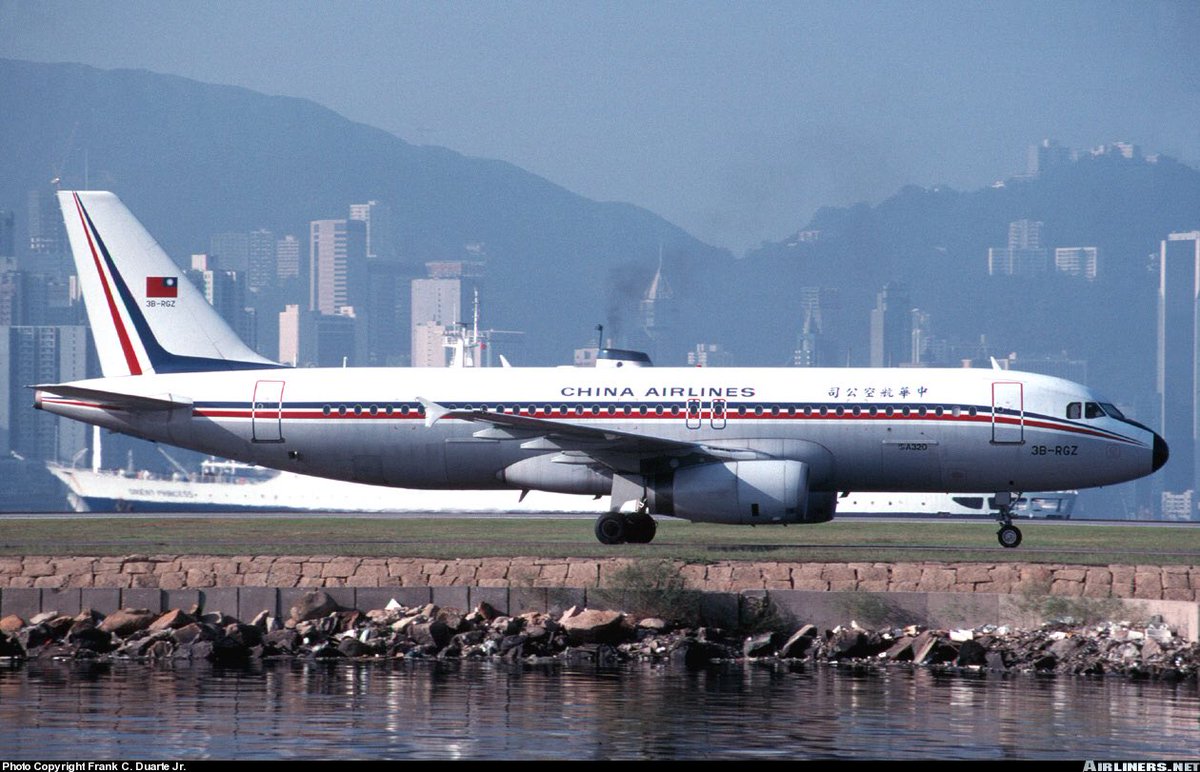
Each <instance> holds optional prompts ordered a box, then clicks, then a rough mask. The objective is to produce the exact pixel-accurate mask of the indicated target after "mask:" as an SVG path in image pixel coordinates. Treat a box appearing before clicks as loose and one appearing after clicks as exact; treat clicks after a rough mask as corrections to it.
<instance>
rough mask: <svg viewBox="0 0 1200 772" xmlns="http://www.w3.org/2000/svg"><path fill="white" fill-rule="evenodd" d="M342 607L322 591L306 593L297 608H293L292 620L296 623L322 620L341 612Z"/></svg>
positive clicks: (298, 602)
mask: <svg viewBox="0 0 1200 772" xmlns="http://www.w3.org/2000/svg"><path fill="white" fill-rule="evenodd" d="M341 610H342V607H341V606H339V605H338V604H337V601H335V600H334V599H333V598H331V597H329V595H327V594H326V593H324V592H322V591H321V590H313V591H312V592H308V593H305V594H304V596H303V597H302V598H300V600H299V601H297V603H296V605H295V606H292V608H291V618H292V621H294V622H304V621H306V620H309V619H320V618H321V617H327V616H329V615H330V614H332V613H334V612H336V611H341Z"/></svg>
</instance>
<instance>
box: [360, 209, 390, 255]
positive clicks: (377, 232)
mask: <svg viewBox="0 0 1200 772" xmlns="http://www.w3.org/2000/svg"><path fill="white" fill-rule="evenodd" d="M350 219H351V220H359V221H361V222H362V223H364V224H365V225H366V228H367V257H370V258H378V259H380V260H392V259H394V258H395V257H396V245H395V241H396V237H395V233H394V230H395V226H394V224H393V221H392V210H391V208H389V207H388V205H387V204H383V203H380V202H379V201H368V202H367V203H365V204H351V205H350Z"/></svg>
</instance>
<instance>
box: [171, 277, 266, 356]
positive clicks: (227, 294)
mask: <svg viewBox="0 0 1200 772" xmlns="http://www.w3.org/2000/svg"><path fill="white" fill-rule="evenodd" d="M222 266H223V264H222V263H221V262H220V260H219V258H216V257H213V256H212V255H206V254H198V255H192V268H191V270H190V271H187V277H188V279H189V280H191V282H192V284H194V285H195V286H196V289H198V290H200V292H201V294H203V295H204V299H205V300H207V301H208V304H209V305H210V306H212V307H213V308H215V309H216V311H217V313H218V314H220V315H221V318H222V319H224V320H225V323H226V324H228V325H229V326H230V327H232V328H233V330H234V332H236V333H237V334H238V337H239V338H241V339H242V341H243V342H245V344H246V345H247V346H250V347H251V348H254V347H255V346H256V345H257V341H258V329H257V325H256V324H255V312H254V309H253V308H250V307H249V306H248V305H247V304H246V288H245V285H244V283H243V282H242V277H241V275H239V274H238V273H237V272H236V271H228V270H224V269H223V267H222Z"/></svg>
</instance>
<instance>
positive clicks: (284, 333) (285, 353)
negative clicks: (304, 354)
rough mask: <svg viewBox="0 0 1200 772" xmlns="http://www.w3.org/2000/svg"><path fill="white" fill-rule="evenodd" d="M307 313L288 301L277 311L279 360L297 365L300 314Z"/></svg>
mask: <svg viewBox="0 0 1200 772" xmlns="http://www.w3.org/2000/svg"><path fill="white" fill-rule="evenodd" d="M303 313H307V312H305V311H301V310H300V306H298V305H296V304H295V303H289V304H288V305H287V306H285V307H284V309H283V310H282V311H280V312H279V360H278V361H279V362H280V363H282V364H285V365H291V366H292V367H298V366H299V365H300V364H301V362H300V315H301V314H303Z"/></svg>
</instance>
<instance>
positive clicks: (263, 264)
mask: <svg viewBox="0 0 1200 772" xmlns="http://www.w3.org/2000/svg"><path fill="white" fill-rule="evenodd" d="M297 246H299V245H297ZM247 252H248V256H249V266H248V268H247V270H246V289H248V290H250V291H252V292H257V291H258V290H261V289H264V288H266V287H270V286H272V285H273V284H274V283H275V279H276V276H278V273H279V271H278V268H277V267H276V262H275V261H276V254H277V253H276V242H275V234H274V233H272V232H271V231H269V230H263V229H260V230H256V231H251V232H250V236H249V240H248V246H247Z"/></svg>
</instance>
